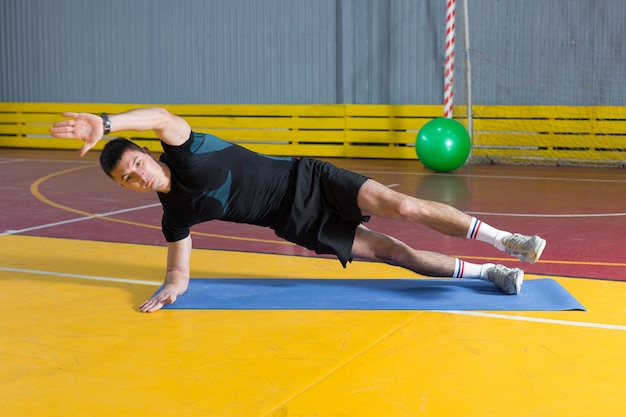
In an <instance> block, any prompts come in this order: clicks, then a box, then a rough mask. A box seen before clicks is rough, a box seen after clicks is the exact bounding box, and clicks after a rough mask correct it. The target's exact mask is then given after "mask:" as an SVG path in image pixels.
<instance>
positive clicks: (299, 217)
mask: <svg viewBox="0 0 626 417" xmlns="http://www.w3.org/2000/svg"><path fill="white" fill-rule="evenodd" d="M365 181H367V177H364V176H362V175H359V174H357V173H354V172H352V171H347V170H344V169H341V168H337V167H336V166H334V165H332V164H330V163H328V162H323V161H319V160H316V159H310V158H302V159H300V160H299V161H298V162H297V163H296V164H294V169H293V170H292V173H291V178H290V186H289V192H288V193H287V196H285V198H284V199H283V202H282V203H281V210H280V213H281V214H280V216H279V217H280V218H279V219H277V221H276V223H275V224H274V225H273V226H272V228H273V229H274V231H275V232H276V235H278V236H280V237H282V238H283V239H286V240H288V241H290V242H293V243H296V244H298V245H300V246H304V247H305V248H308V249H311V250H314V251H315V252H316V253H318V254H334V255H337V257H338V258H339V261H340V262H341V264H342V265H343V267H344V268H345V266H346V264H347V263H348V262H350V261H351V260H352V257H351V253H352V243H353V242H354V234H355V232H356V228H357V227H358V226H359V224H361V223H362V222H366V221H368V220H369V217H364V216H363V215H362V214H361V210H360V209H359V207H358V205H357V194H358V192H359V189H360V188H361V186H362V185H363V183H365Z"/></svg>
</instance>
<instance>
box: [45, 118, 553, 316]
mask: <svg viewBox="0 0 626 417" xmlns="http://www.w3.org/2000/svg"><path fill="white" fill-rule="evenodd" d="M63 116H64V117H67V118H69V120H65V121H62V122H58V123H55V124H54V126H53V127H52V128H51V133H52V135H53V136H55V137H58V138H78V139H81V140H83V141H84V145H83V147H82V148H81V150H80V155H81V156H83V155H84V154H85V153H86V152H87V151H88V150H89V149H91V148H92V147H93V146H94V145H95V144H96V143H97V142H98V141H99V140H100V139H101V138H102V136H103V135H105V134H108V133H110V132H115V131H127V130H134V131H144V130H153V131H154V132H155V134H156V135H157V136H158V137H159V138H160V139H161V143H162V146H163V154H162V155H161V157H160V159H159V160H158V161H157V160H155V159H154V158H153V157H152V156H151V154H150V153H149V151H148V150H147V149H145V148H144V149H142V148H140V147H138V146H137V145H136V144H134V143H133V142H130V141H127V140H126V139H115V140H112V141H110V142H108V143H107V144H106V145H105V147H104V149H103V151H102V154H101V155H100V165H101V166H102V169H103V170H104V171H105V172H106V173H107V174H108V175H109V176H110V177H111V178H112V179H113V180H114V181H116V182H117V183H118V184H120V185H121V186H123V187H126V188H128V189H130V190H133V191H139V192H144V191H156V192H157V194H158V196H159V199H160V201H161V204H162V206H163V217H162V230H163V234H164V236H165V239H166V240H167V242H168V252H167V270H166V275H165V283H164V286H163V288H162V289H161V290H160V291H159V292H158V293H157V294H155V295H154V296H153V297H151V298H150V299H149V300H147V301H146V302H144V303H143V304H142V305H141V307H140V310H141V311H143V312H152V311H155V310H158V309H160V308H161V307H163V305H165V304H170V303H173V302H174V301H175V300H176V297H177V296H179V295H181V294H183V293H184V292H185V291H186V290H187V286H188V284H189V278H190V271H189V261H190V254H191V236H190V228H191V227H192V226H193V225H194V224H197V223H201V222H205V221H209V220H213V219H220V220H225V221H232V222H239V223H250V224H256V225H260V226H267V227H270V228H272V229H273V230H274V231H275V233H276V234H277V235H278V236H280V237H282V238H284V239H286V240H289V241H291V242H293V243H296V244H298V245H301V246H304V247H306V248H308V249H312V250H315V251H316V252H317V253H319V254H334V255H336V256H337V257H338V258H339V261H340V262H341V264H342V265H343V266H344V267H345V266H346V264H347V263H348V262H350V261H351V260H352V258H353V257H356V258H364V259H370V260H375V261H380V262H385V263H388V264H391V265H397V266H401V267H404V268H407V269H409V270H411V271H414V272H416V273H418V274H422V275H427V276H433V277H452V278H470V279H482V280H486V281H490V282H492V283H493V284H495V285H496V286H498V287H499V288H501V289H502V290H503V291H504V292H505V293H507V294H517V293H519V291H520V290H521V286H522V282H523V279H524V272H523V271H522V270H521V269H518V268H507V267H505V266H502V265H494V264H483V265H478V264H472V263H469V262H465V261H462V260H460V259H457V258H453V257H450V256H448V255H444V254H441V253H436V252H429V251H422V250H415V249H412V248H411V247H409V246H408V245H406V244H405V243H403V242H401V241H399V240H397V239H395V238H393V237H391V236H388V235H385V234H383V233H379V232H376V231H373V230H370V229H368V228H366V227H365V226H364V225H363V223H364V222H367V221H368V219H369V217H370V216H381V217H385V218H389V219H398V220H404V221H408V222H416V223H421V224H424V225H426V226H428V227H431V228H433V229H435V230H437V231H439V232H441V233H444V234H446V235H450V236H458V237H461V238H470V239H476V240H480V241H483V242H486V243H489V244H491V245H493V246H494V247H495V248H497V249H499V250H501V251H505V252H506V253H508V254H509V255H512V256H516V257H518V258H520V259H521V260H522V261H525V262H529V263H534V262H536V261H537V260H538V259H539V257H540V256H541V253H542V251H543V249H544V247H545V243H546V242H545V240H543V239H541V238H540V237H538V236H532V237H529V236H524V235H520V234H511V233H509V232H506V231H502V230H498V229H495V228H493V227H491V226H490V225H488V224H485V223H483V222H481V221H480V220H478V219H476V218H474V217H471V216H469V215H467V214H465V213H463V212H461V211H459V210H457V209H455V208H453V207H451V206H449V205H446V204H442V203H438V202H434V201H428V200H421V199H418V198H415V197H411V196H408V195H405V194H401V193H398V192H396V191H394V190H391V189H390V188H388V187H385V186H384V185H382V184H380V183H378V182H376V181H374V180H372V179H369V178H366V177H364V176H361V175H359V174H357V173H354V172H351V171H347V170H342V169H339V168H337V167H335V166H333V165H331V164H329V163H327V162H323V161H319V160H316V159H310V158H275V157H270V156H265V155H261V154H257V153H254V152H251V151H249V150H247V149H245V148H243V147H241V146H238V145H235V144H232V143H229V142H226V141H223V140H221V139H219V138H217V137H215V136H213V135H209V134H202V133H197V132H192V130H191V127H190V126H189V124H188V123H187V122H186V121H185V120H184V119H183V118H181V117H179V116H176V115H174V114H172V113H170V112H169V111H167V110H165V109H162V108H142V109H135V110H131V111H128V112H125V113H120V114H115V115H111V116H110V117H109V116H108V115H106V114H103V115H101V116H97V115H94V114H89V113H72V112H69V113H63Z"/></svg>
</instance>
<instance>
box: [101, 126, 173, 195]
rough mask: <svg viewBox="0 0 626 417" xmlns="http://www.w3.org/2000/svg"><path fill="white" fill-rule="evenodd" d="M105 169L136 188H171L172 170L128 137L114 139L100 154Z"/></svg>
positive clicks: (110, 174)
mask: <svg viewBox="0 0 626 417" xmlns="http://www.w3.org/2000/svg"><path fill="white" fill-rule="evenodd" d="M100 166H101V167H102V170H103V171H104V172H105V173H106V174H107V175H108V176H109V177H111V178H112V179H113V180H114V181H115V182H117V183H118V184H120V185H121V186H122V187H126V188H128V189H130V190H133V191H139V192H143V191H160V192H167V191H169V177H168V175H167V173H168V172H169V170H167V172H166V170H165V169H164V168H165V166H164V164H160V163H159V162H157V161H155V160H154V158H152V155H151V154H150V152H149V151H148V150H147V149H146V148H141V147H139V146H138V145H137V144H135V143H133V142H131V141H129V140H127V139H122V138H118V139H113V140H111V141H109V142H107V144H106V145H105V146H104V148H103V149H102V153H101V154H100Z"/></svg>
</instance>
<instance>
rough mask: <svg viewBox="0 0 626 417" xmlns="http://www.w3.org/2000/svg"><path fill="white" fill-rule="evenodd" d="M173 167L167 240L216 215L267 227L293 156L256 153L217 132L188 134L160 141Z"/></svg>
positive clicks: (165, 201) (164, 199)
mask: <svg viewBox="0 0 626 417" xmlns="http://www.w3.org/2000/svg"><path fill="white" fill-rule="evenodd" d="M162 145H163V151H164V153H163V154H162V155H161V158H160V160H161V161H162V162H163V163H165V164H166V165H167V166H168V167H169V168H170V170H171V173H172V178H171V189H170V192H169V193H158V196H159V199H160V200H161V204H162V205H163V218H162V229H163V234H164V236H165V239H166V240H167V241H168V242H175V241H178V240H181V239H184V238H186V237H187V236H188V235H189V233H190V228H191V226H193V225H194V224H197V223H202V222H205V221H209V220H214V219H219V220H225V221H231V222H237V223H249V224H255V225H258V226H270V225H272V224H273V223H274V222H275V221H276V220H277V219H276V216H277V215H278V213H279V211H278V209H279V207H280V204H281V201H282V200H283V198H284V196H285V194H286V192H287V189H288V186H289V177H290V172H291V169H292V166H293V164H294V159H293V158H277V157H270V156H266V155H261V154H257V153H255V152H252V151H250V150H248V149H246V148H244V147H241V146H238V145H236V144H233V143H230V142H226V141H224V140H222V139H220V138H218V137H216V136H213V135H209V134H202V133H196V132H192V133H191V135H190V136H189V139H188V140H187V141H186V142H185V143H184V144H182V145H180V146H170V145H168V144H166V143H163V142H162Z"/></svg>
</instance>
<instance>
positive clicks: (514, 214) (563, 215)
mask: <svg viewBox="0 0 626 417" xmlns="http://www.w3.org/2000/svg"><path fill="white" fill-rule="evenodd" d="M466 213H467V214H471V215H477V216H503V217H541V218H545V217H564V218H568V217H623V216H626V213H588V214H582V213H581V214H547V213H546V214H530V213H492V212H489V211H466Z"/></svg>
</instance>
